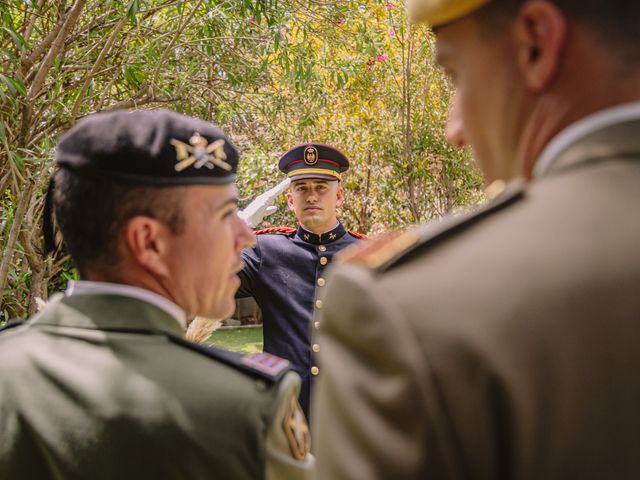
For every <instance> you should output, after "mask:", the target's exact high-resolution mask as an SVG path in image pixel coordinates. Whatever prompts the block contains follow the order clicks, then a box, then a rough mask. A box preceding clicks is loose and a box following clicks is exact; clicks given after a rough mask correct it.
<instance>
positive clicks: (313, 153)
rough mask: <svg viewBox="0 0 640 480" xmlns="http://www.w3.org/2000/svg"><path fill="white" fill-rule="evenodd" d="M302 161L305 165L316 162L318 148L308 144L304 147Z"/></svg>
mask: <svg viewBox="0 0 640 480" xmlns="http://www.w3.org/2000/svg"><path fill="white" fill-rule="evenodd" d="M304 163H306V164H307V165H315V164H316V163H318V150H317V149H316V147H311V146H309V147H306V148H305V149H304Z"/></svg>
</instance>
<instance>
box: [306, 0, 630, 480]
mask: <svg viewBox="0 0 640 480" xmlns="http://www.w3.org/2000/svg"><path fill="white" fill-rule="evenodd" d="M409 12H410V13H411V14H412V15H413V16H414V18H417V19H418V20H424V21H426V22H428V23H430V24H431V25H432V26H433V27H434V33H435V34H436V50H437V59H438V61H439V63H440V64H441V65H442V66H443V68H444V70H445V72H447V73H448V74H449V75H450V77H451V80H452V82H453V84H454V86H455V87H456V103H455V108H454V109H453V110H452V111H451V119H450V123H449V132H448V135H449V138H450V139H451V141H452V142H453V143H454V144H456V145H464V144H469V145H470V146H471V147H472V149H473V153H474V158H475V159H476V161H477V162H478V163H479V165H480V167H481V168H482V170H483V172H484V173H485V176H486V178H487V181H488V182H492V185H493V187H492V188H491V190H492V193H493V194H494V195H496V194H497V196H496V197H495V198H494V200H493V201H492V202H491V203H489V204H488V205H487V206H485V207H484V208H482V209H480V210H479V211H477V212H475V213H474V214H471V215H469V216H463V217H460V218H452V219H448V220H447V221H444V222H442V223H439V224H438V225H435V226H426V227H422V228H419V229H416V230H414V231H412V232H409V233H406V234H404V235H401V236H399V237H397V238H395V239H394V238H383V239H382V240H381V241H380V243H379V244H378V245H377V248H374V247H370V248H368V249H367V250H363V251H360V252H350V254H349V255H346V254H345V259H344V264H342V265H340V266H339V267H336V269H335V270H334V271H333V272H332V273H331V274H330V275H329V279H328V291H327V294H326V299H325V300H326V301H325V305H326V309H325V310H324V315H323V324H322V328H321V332H320V336H321V341H322V352H321V355H322V357H321V368H322V370H323V374H322V376H321V377H320V379H319V385H317V390H316V393H317V396H316V398H315V399H314V402H315V404H314V409H315V407H317V409H315V411H314V414H315V420H316V425H315V426H314V433H316V434H317V437H316V438H315V440H318V442H316V445H315V448H316V454H317V462H318V466H319V469H318V470H317V478H320V479H323V480H329V479H330V480H345V479H358V480H359V479H365V478H366V479H367V480H375V479H393V480H400V479H404V480H406V479H427V478H429V479H502V480H508V479H519V480H534V479H535V480H547V479H549V480H550V479H555V480H559V479H581V480H586V479H594V480H595V479H604V478H607V479H637V478H640V461H638V453H639V452H640V409H639V408H638V405H640V381H638V372H640V350H639V349H638V345H639V344H640V294H639V292H640V254H639V253H638V248H639V245H640V216H639V215H638V213H637V211H636V210H635V209H636V208H637V206H638V205H640V28H638V21H639V20H640V2H637V1H628V0H409ZM500 186H502V188H499V187H500ZM500 190H502V191H501V193H499V192H500ZM319 419H322V421H319Z"/></svg>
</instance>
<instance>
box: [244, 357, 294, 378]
mask: <svg viewBox="0 0 640 480" xmlns="http://www.w3.org/2000/svg"><path fill="white" fill-rule="evenodd" d="M242 364H243V365H246V366H248V367H251V368H253V369H254V370H258V371H260V372H262V373H266V374H267V375H270V376H272V377H277V376H278V374H279V373H280V372H282V371H283V370H284V369H286V368H287V367H288V366H289V360H285V359H284V358H280V357H278V356H276V355H271V354H270V353H266V352H257V353H250V354H248V355H245V356H244V357H242Z"/></svg>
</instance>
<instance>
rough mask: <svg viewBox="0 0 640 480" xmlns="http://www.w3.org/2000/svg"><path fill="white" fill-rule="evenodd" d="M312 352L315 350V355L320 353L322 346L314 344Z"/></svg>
mask: <svg viewBox="0 0 640 480" xmlns="http://www.w3.org/2000/svg"><path fill="white" fill-rule="evenodd" d="M311 350H313V351H314V352H315V353H318V352H319V351H320V345H318V344H317V343H314V344H313V346H312V347H311Z"/></svg>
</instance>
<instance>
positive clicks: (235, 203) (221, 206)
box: [212, 196, 238, 212]
mask: <svg viewBox="0 0 640 480" xmlns="http://www.w3.org/2000/svg"><path fill="white" fill-rule="evenodd" d="M229 206H234V207H237V206H238V197H237V196H234V197H231V198H228V199H226V200H225V201H224V202H222V203H221V204H219V205H213V206H212V210H213V212H219V211H220V210H224V209H225V208H227V207H229Z"/></svg>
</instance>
